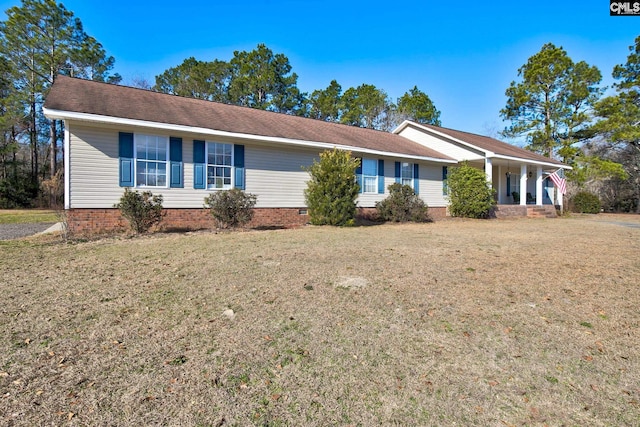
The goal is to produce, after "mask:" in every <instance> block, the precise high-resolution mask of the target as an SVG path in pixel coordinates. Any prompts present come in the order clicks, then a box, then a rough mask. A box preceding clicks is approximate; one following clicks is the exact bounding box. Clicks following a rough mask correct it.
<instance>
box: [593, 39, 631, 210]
mask: <svg viewBox="0 0 640 427" xmlns="http://www.w3.org/2000/svg"><path fill="white" fill-rule="evenodd" d="M629 50H630V52H631V53H630V54H629V56H628V57H627V62H626V63H625V64H621V65H616V66H615V68H614V69H613V77H614V78H615V79H617V80H618V82H617V83H616V84H615V85H614V86H615V88H616V90H617V92H618V93H617V95H615V96H609V97H607V98H604V99H602V100H601V101H600V102H598V103H597V104H596V107H595V111H596V115H597V116H598V117H600V118H601V120H600V121H598V122H597V123H596V124H595V125H594V127H593V129H594V131H595V132H596V133H597V134H598V135H600V136H601V137H602V138H604V141H605V143H607V144H608V145H609V146H608V147H607V148H608V149H607V152H609V153H610V154H611V155H614V156H615V157H616V158H617V159H618V161H620V163H622V164H623V166H624V169H625V172H626V173H627V174H628V175H629V177H630V182H631V183H632V185H633V188H634V192H635V199H636V200H635V208H636V211H637V212H638V213H640V36H638V37H637V38H636V39H635V44H634V45H632V46H630V47H629Z"/></svg>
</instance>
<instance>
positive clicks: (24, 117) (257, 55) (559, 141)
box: [0, 0, 640, 212]
mask: <svg viewBox="0 0 640 427" xmlns="http://www.w3.org/2000/svg"><path fill="white" fill-rule="evenodd" d="M6 15H7V19H6V20H5V21H2V22H0V95H1V97H0V208H1V207H12V206H28V205H33V204H34V203H38V204H44V205H47V204H50V205H55V204H57V203H59V202H60V197H61V187H62V186H61V180H62V175H61V170H62V168H61V167H60V166H61V165H62V158H63V156H62V152H61V141H62V135H63V133H64V132H63V125H62V123H59V122H56V121H50V120H47V119H46V118H45V117H44V115H43V114H42V105H43V102H44V99H45V97H46V94H47V91H48V89H49V87H50V86H51V84H52V83H53V82H54V80H55V78H56V76H57V75H60V74H63V75H69V76H73V77H80V78H85V79H91V80H96V81H102V82H107V83H113V84H121V83H122V81H123V79H122V77H121V76H120V75H119V74H117V73H112V70H113V68H114V65H115V59H114V58H113V57H112V56H109V55H108V54H107V53H106V51H105V49H104V47H103V46H102V44H101V43H100V42H98V41H97V40H96V39H95V38H93V37H92V36H90V35H88V34H87V33H86V32H85V31H84V29H83V26H82V22H81V21H80V19H79V18H77V17H75V16H74V14H73V12H71V11H69V10H67V9H66V8H65V7H64V6H63V5H62V4H57V3H56V2H55V0H22V3H21V5H20V6H16V7H12V8H10V9H8V10H7V11H6ZM639 70H640V36H639V37H638V38H637V39H636V40H635V44H634V45H632V46H631V47H630V54H629V56H628V58H627V62H626V63H624V64H621V65H618V66H616V67H615V69H614V70H613V77H614V78H615V79H616V81H617V82H616V83H615V85H614V89H615V90H616V94H615V95H611V96H607V97H604V96H603V95H604V93H605V89H606V88H604V87H602V86H601V85H600V84H601V81H602V74H601V72H600V70H599V69H598V68H597V67H595V66H592V65H589V64H587V63H585V62H584V61H580V62H574V61H573V60H572V59H571V58H570V57H569V55H568V54H567V52H566V51H565V50H564V49H563V48H562V47H556V46H555V45H553V44H551V43H548V44H545V45H544V46H543V47H542V49H541V50H540V52H538V53H536V54H534V55H533V56H531V57H530V58H529V59H528V61H527V63H526V64H524V65H523V66H522V67H521V68H520V69H518V71H517V74H518V81H517V82H516V81H513V82H512V83H511V85H510V86H509V87H508V88H507V89H506V92H505V95H506V97H507V102H506V106H505V107H504V108H503V109H502V110H501V111H500V116H501V117H502V118H503V119H504V120H505V121H507V122H509V123H510V125H509V126H507V128H506V129H504V131H503V132H502V135H503V136H504V137H506V138H524V140H525V141H526V144H527V148H528V149H530V150H532V151H535V152H538V153H541V154H543V155H546V156H548V157H552V158H558V159H561V160H563V161H564V162H566V163H568V164H569V165H571V166H572V167H573V171H571V172H570V174H569V175H568V178H569V180H570V182H571V183H572V184H573V187H575V188H576V189H580V190H585V189H586V190H588V191H592V192H594V193H597V194H598V195H599V196H600V198H601V199H602V201H603V202H604V204H605V206H607V207H609V208H611V209H614V210H626V211H632V210H634V211H638V212H640V130H639V129H640V126H639V123H640V71H639ZM297 82H298V75H297V74H296V73H295V72H293V67H292V65H291V64H290V62H289V59H288V58H287V57H286V56H285V55H284V54H282V53H274V52H273V51H272V50H271V49H269V48H268V47H267V46H266V45H264V44H258V45H257V46H256V48H255V49H253V50H251V51H235V52H233V56H232V58H231V59H230V60H229V61H225V60H220V59H214V60H212V61H203V60H199V59H196V58H194V57H190V58H187V59H185V60H184V61H183V62H182V63H181V64H178V65H176V66H174V67H170V68H168V69H167V70H165V71H164V72H162V73H161V74H159V75H157V76H156V77H155V82H154V83H153V84H151V83H149V82H146V81H144V80H137V81H134V82H133V84H131V85H133V86H138V87H143V88H145V89H150V90H155V91H158V92H163V93H168V94H174V95H180V96H187V97H193V98H198V99H203V100H208V101H215V102H222V103H227V104H233V105H240V106H246V107H250V108H258V109H263V110H269V111H274V112H279V113H284V114H291V115H297V116H302V117H309V118H313V119H317V120H324V121H329V122H335V123H343V124H347V125H352V126H360V127H366V128H371V129H377V130H381V131H389V130H391V129H393V128H394V127H395V126H397V125H398V124H400V123H401V122H402V121H403V120H405V119H408V120H413V121H416V122H419V123H428V124H434V125H440V124H441V123H440V111H439V110H438V109H437V108H436V106H435V105H434V103H433V102H432V100H431V99H430V98H429V96H428V95H427V94H426V93H425V92H423V91H422V90H420V89H418V87H417V86H414V87H413V88H411V89H410V90H408V91H407V92H406V93H405V94H404V95H403V96H401V97H400V98H398V99H397V100H396V101H395V102H394V101H393V100H392V99H391V98H390V97H389V96H388V94H387V93H386V92H385V91H384V90H382V89H380V88H377V87H376V86H374V85H371V84H367V83H363V84H361V85H359V86H357V87H350V88H347V89H346V90H344V91H343V88H342V86H341V85H340V84H339V83H338V82H337V81H336V80H332V81H331V82H330V83H329V85H328V86H327V87H326V88H324V89H317V90H314V91H312V92H311V93H305V92H302V91H301V90H300V89H299V88H298V86H297Z"/></svg>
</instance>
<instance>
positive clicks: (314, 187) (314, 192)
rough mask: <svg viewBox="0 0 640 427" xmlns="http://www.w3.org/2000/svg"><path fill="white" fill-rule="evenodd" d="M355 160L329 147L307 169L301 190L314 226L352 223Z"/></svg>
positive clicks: (358, 162) (355, 194) (353, 219)
mask: <svg viewBox="0 0 640 427" xmlns="http://www.w3.org/2000/svg"><path fill="white" fill-rule="evenodd" d="M359 164H360V160H359V159H354V158H353V157H351V153H350V152H348V151H342V150H338V149H335V148H334V149H333V150H332V151H325V152H322V153H320V161H319V162H318V161H315V160H314V162H313V165H311V166H309V167H308V168H307V172H309V175H311V179H310V180H309V181H308V182H307V188H306V189H305V191H304V197H305V201H306V203H307V207H308V208H309V217H310V220H311V223H312V224H315V225H338V226H349V225H353V224H355V217H356V198H357V197H358V191H359V190H360V187H359V186H358V183H357V182H356V168H357V167H358V165H359Z"/></svg>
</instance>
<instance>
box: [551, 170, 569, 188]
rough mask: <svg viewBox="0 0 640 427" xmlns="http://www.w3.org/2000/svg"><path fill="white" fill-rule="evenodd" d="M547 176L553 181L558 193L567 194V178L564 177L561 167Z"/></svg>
mask: <svg viewBox="0 0 640 427" xmlns="http://www.w3.org/2000/svg"><path fill="white" fill-rule="evenodd" d="M558 172H559V173H558ZM561 175H562V176H561ZM549 178H551V181H553V184H554V185H555V186H556V188H557V189H558V191H559V192H560V194H567V180H566V179H564V171H563V170H562V169H558V170H557V171H555V172H553V173H552V174H551V175H549Z"/></svg>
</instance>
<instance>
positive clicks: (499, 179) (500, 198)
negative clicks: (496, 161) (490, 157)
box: [498, 166, 503, 204]
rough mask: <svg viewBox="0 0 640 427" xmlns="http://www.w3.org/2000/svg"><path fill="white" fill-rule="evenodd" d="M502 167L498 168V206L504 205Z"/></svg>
mask: <svg viewBox="0 0 640 427" xmlns="http://www.w3.org/2000/svg"><path fill="white" fill-rule="evenodd" d="M502 197H503V196H502V166H498V204H502V203H503V202H502Z"/></svg>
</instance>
